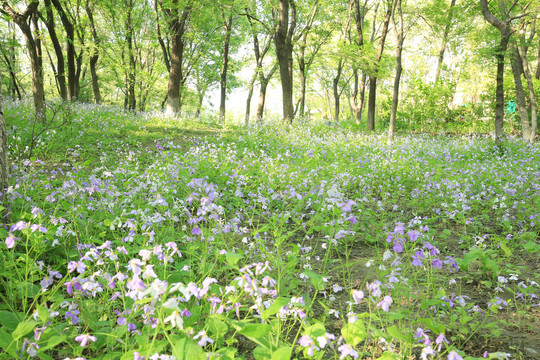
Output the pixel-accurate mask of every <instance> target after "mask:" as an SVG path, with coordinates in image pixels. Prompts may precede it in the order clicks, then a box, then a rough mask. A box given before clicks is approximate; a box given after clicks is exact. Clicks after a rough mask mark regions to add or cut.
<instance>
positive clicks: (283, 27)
mask: <svg viewBox="0 0 540 360" xmlns="http://www.w3.org/2000/svg"><path fill="white" fill-rule="evenodd" d="M289 10H291V11H290V13H291V21H290V22H289ZM295 28H296V6H295V4H294V2H293V1H292V0H279V21H278V26H277V29H276V33H275V34H274V43H275V46H276V56H277V59H278V64H279V74H280V76H281V91H282V95H283V119H284V120H285V121H286V122H289V123H292V121H293V119H294V105H293V72H292V59H293V56H292V51H293V43H292V35H293V34H294V30H295Z"/></svg>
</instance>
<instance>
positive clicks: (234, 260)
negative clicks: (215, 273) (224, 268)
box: [225, 252, 243, 266]
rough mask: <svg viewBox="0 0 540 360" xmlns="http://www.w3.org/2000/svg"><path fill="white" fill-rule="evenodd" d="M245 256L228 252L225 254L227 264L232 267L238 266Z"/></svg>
mask: <svg viewBox="0 0 540 360" xmlns="http://www.w3.org/2000/svg"><path fill="white" fill-rule="evenodd" d="M242 258H243V256H242V255H241V254H238V253H233V252H228V253H227V254H225V259H227V263H228V264H229V265H230V266H236V264H238V262H239V261H240V260H242Z"/></svg>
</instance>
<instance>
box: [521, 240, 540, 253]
mask: <svg viewBox="0 0 540 360" xmlns="http://www.w3.org/2000/svg"><path fill="white" fill-rule="evenodd" d="M523 248H524V249H525V250H526V251H527V252H529V253H537V252H540V245H538V244H536V243H534V242H532V241H529V242H527V243H526V244H525V245H523Z"/></svg>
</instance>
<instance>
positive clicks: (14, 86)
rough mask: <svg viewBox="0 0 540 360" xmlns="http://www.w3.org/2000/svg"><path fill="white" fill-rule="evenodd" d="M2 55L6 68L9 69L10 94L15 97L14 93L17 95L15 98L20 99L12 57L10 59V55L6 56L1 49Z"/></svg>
mask: <svg viewBox="0 0 540 360" xmlns="http://www.w3.org/2000/svg"><path fill="white" fill-rule="evenodd" d="M2 56H3V57H4V60H5V61H6V64H7V67H8V70H9V76H10V77H11V84H12V89H11V95H12V96H13V97H15V94H16V95H17V99H19V100H21V99H22V96H21V91H20V90H19V86H18V85H17V76H16V75H15V70H14V65H13V64H12V59H10V56H7V55H6V54H5V53H4V51H3V50H2Z"/></svg>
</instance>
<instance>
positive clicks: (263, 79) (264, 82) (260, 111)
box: [256, 63, 278, 122]
mask: <svg viewBox="0 0 540 360" xmlns="http://www.w3.org/2000/svg"><path fill="white" fill-rule="evenodd" d="M277 68H278V64H277V63H274V66H273V67H272V69H271V70H270V72H269V73H268V75H266V76H264V74H263V72H262V69H261V73H260V78H259V82H260V86H261V88H260V92H259V104H258V105H257V115H256V119H257V121H259V122H260V121H262V119H263V115H264V104H265V101H266V90H267V88H268V83H269V82H270V79H271V78H272V76H274V73H275V72H276V70H277Z"/></svg>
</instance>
